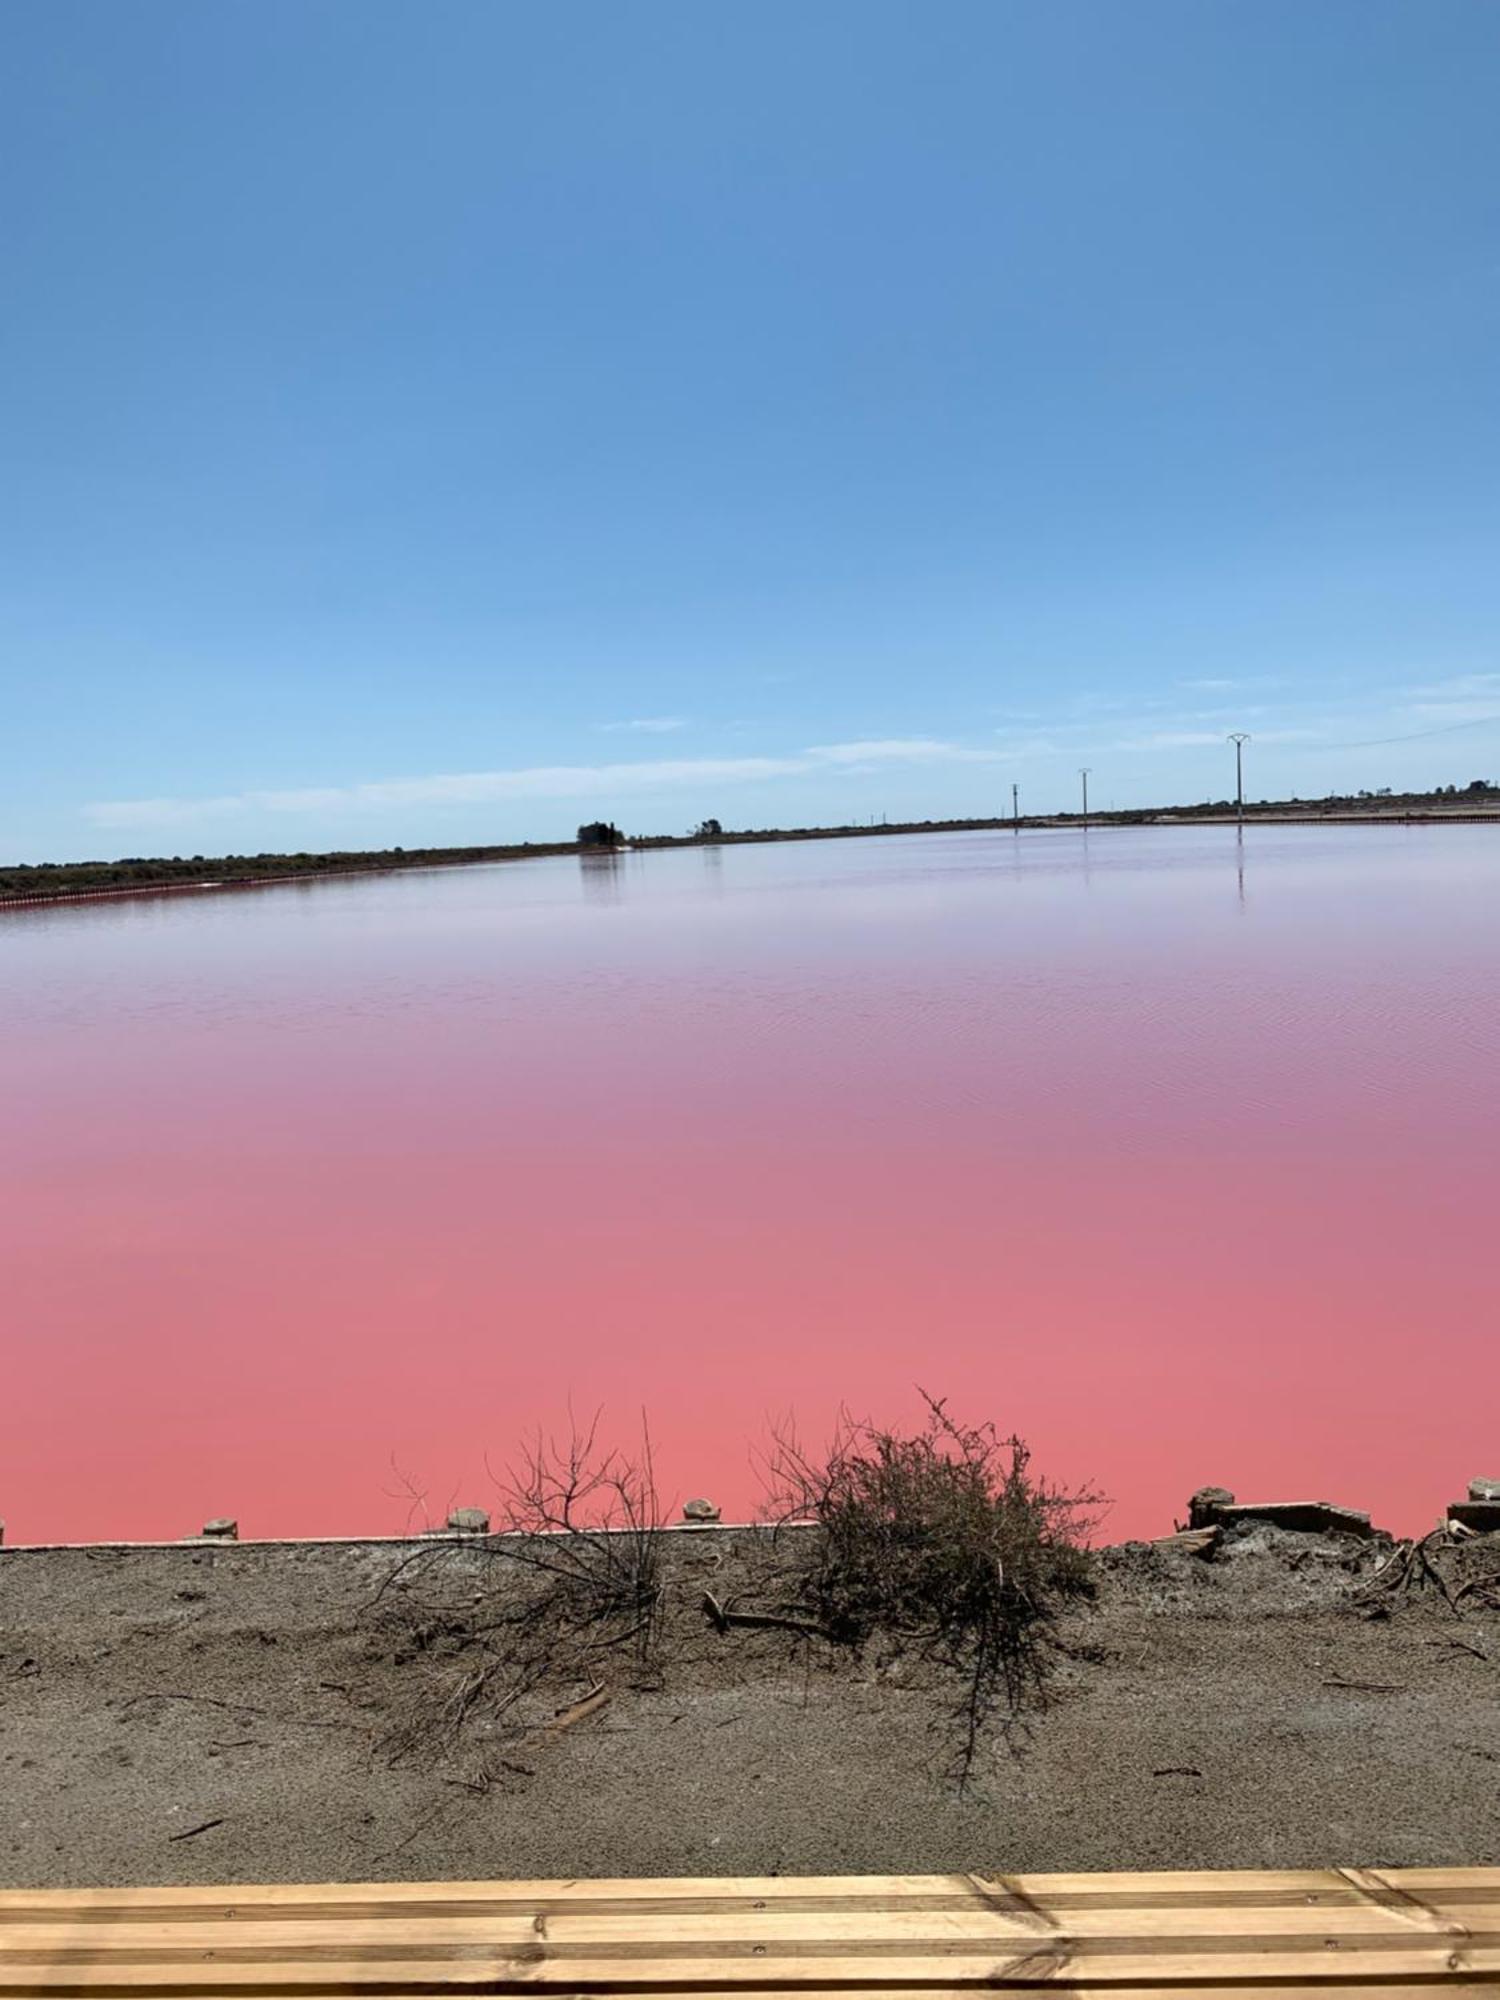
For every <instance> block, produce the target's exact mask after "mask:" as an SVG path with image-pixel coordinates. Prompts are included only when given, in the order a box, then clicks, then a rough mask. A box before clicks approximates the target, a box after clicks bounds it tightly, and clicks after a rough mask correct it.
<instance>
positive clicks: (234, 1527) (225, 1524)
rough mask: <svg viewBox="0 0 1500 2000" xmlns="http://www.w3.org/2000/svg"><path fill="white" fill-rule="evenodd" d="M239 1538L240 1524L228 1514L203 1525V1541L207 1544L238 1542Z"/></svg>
mask: <svg viewBox="0 0 1500 2000" xmlns="http://www.w3.org/2000/svg"><path fill="white" fill-rule="evenodd" d="M239 1538H240V1524H239V1522H238V1521H234V1520H231V1519H230V1518H229V1516H228V1515H227V1514H224V1515H220V1516H219V1517H218V1518H217V1519H216V1520H213V1521H205V1522H204V1523H203V1539H204V1540H205V1541H206V1542H237V1541H238V1540H239Z"/></svg>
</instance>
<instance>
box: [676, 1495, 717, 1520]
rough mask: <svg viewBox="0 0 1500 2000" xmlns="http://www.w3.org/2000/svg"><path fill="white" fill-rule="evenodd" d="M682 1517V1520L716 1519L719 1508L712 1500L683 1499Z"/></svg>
mask: <svg viewBox="0 0 1500 2000" xmlns="http://www.w3.org/2000/svg"><path fill="white" fill-rule="evenodd" d="M682 1518H683V1520H684V1521H717V1520H718V1518H719V1510H718V1508H717V1507H716V1506H715V1505H714V1503H713V1501H712V1500H684V1501H683V1503H682Z"/></svg>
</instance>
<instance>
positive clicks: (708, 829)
mask: <svg viewBox="0 0 1500 2000" xmlns="http://www.w3.org/2000/svg"><path fill="white" fill-rule="evenodd" d="M723 832H724V829H723V827H722V826H720V824H719V822H718V821H717V820H716V819H706V820H704V821H703V822H702V824H701V825H700V826H699V828H698V838H699V839H700V840H718V839H719V838H720V837H721V836H722V834H723Z"/></svg>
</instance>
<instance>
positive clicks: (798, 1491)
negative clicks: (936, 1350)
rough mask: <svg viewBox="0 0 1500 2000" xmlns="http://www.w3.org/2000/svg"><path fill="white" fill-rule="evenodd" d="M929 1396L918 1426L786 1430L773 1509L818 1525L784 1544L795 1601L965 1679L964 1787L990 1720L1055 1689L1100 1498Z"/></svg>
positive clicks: (837, 1631) (863, 1639)
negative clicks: (824, 1442)
mask: <svg viewBox="0 0 1500 2000" xmlns="http://www.w3.org/2000/svg"><path fill="white" fill-rule="evenodd" d="M922 1395H923V1400H924V1402H925V1404H926V1406H927V1416H926V1421H925V1422H924V1424H923V1425H922V1427H921V1429H920V1430H917V1431H915V1432H912V1433H909V1434H902V1433H900V1432H896V1431H890V1430H882V1429H879V1428H877V1427H876V1426H875V1425H874V1424H871V1423H868V1422H862V1423H856V1422H853V1421H852V1420H850V1419H849V1418H848V1417H847V1416H845V1417H843V1418H841V1420H840V1422H839V1425H838V1428H837V1431H836V1432H835V1435H834V1438H833V1441H832V1443H831V1444H830V1446H829V1447H828V1449H827V1451H826V1452H821V1453H816V1454H811V1453H808V1452H806V1451H804V1450H803V1449H802V1448H801V1446H800V1445H798V1443H797V1442H796V1440H795V1438H794V1437H793V1436H792V1435H791V1434H790V1433H788V1432H785V1431H783V1432H780V1433H778V1434H777V1435H776V1437H775V1440H774V1443H773V1448H772V1453H771V1459H770V1485H771V1490H772V1496H773V1497H772V1512H773V1513H774V1514H775V1516H776V1517H777V1518H778V1519H779V1520H781V1521H782V1522H788V1523H789V1522H793V1521H796V1522H802V1523H810V1524H812V1526H813V1527H814V1529H815V1530H816V1532H814V1533H811V1534H806V1535H803V1534H799V1535H796V1536H788V1537H787V1538H786V1546H787V1548H788V1551H789V1560H790V1561H791V1562H792V1564H793V1566H794V1568H795V1571H796V1575H795V1587H796V1591H797V1595H798V1597H799V1599H800V1603H801V1605H802V1606H803V1608H804V1609H805V1610H806V1612H807V1613H808V1614H809V1615H810V1616H811V1617H813V1618H815V1619H816V1621H817V1623H818V1624H819V1625H820V1626H821V1627H822V1629H823V1630H824V1631H825V1632H826V1634H827V1635H828V1637H829V1638H830V1639H831V1640H833V1641H834V1642H835V1643H837V1644H842V1645H846V1646H853V1647H862V1646H864V1645H865V1644H866V1643H867V1642H868V1641H870V1640H872V1639H873V1638H875V1637H876V1636H877V1635H880V1636H881V1637H883V1638H885V1639H887V1640H890V1641H893V1642H895V1643H896V1645H897V1646H898V1648H902V1649H908V1648H909V1649H915V1651H916V1652H917V1653H918V1654H919V1656H920V1657H921V1658H922V1659H924V1660H926V1661H928V1662H931V1663H933V1664H935V1665H937V1666H939V1667H941V1668H942V1669H943V1670H944V1671H945V1672H946V1673H947V1674H948V1675H950V1676H954V1677H956V1678H957V1681H958V1684H959V1689H960V1693H959V1696H958V1699H957V1701H956V1703H955V1705H954V1708H953V1711H952V1720H953V1723H954V1725H955V1727H956V1730H957V1742H956V1748H955V1756H954V1766H955V1776H956V1777H957V1779H958V1781H959V1783H960V1785H961V1786H965V1785H967V1784H968V1782H969V1779H970V1777H971V1775H972V1772H973V1769H974V1763H975V1758H976V1756H977V1755H978V1752H979V1749H980V1746H981V1742H982V1741H983V1738H984V1734H985V1731H986V1728H987V1727H988V1725H990V1724H991V1723H998V1724H1000V1725H1001V1726H1002V1727H1003V1728H1007V1729H1008V1728H1009V1727H1011V1726H1012V1725H1014V1724H1015V1723H1016V1722H1017V1721H1018V1720H1019V1719H1020V1718H1021V1717H1022V1716H1023V1715H1024V1714H1025V1713H1026V1712H1027V1711H1028V1710H1029V1709H1036V1708H1040V1707H1042V1706H1044V1705H1045V1703H1046V1701H1047V1698H1048V1692H1049V1684H1050V1680H1051V1676H1052V1673H1053V1670H1054V1667H1055V1664H1056V1661H1057V1657H1058V1647H1057V1644H1056V1635H1055V1631H1054V1627H1055V1623H1056V1620H1057V1616H1058V1613H1059V1612H1060V1610H1061V1609H1062V1608H1063V1606H1064V1605H1065V1604H1066V1603H1068V1602H1069V1601H1070V1600H1074V1599H1077V1598H1079V1597H1081V1596H1085V1595H1088V1594H1089V1593H1090V1592H1091V1590H1092V1565H1091V1561H1090V1557H1089V1555H1088V1552H1087V1550H1086V1548H1085V1547H1084V1536H1085V1534H1086V1533H1087V1531H1088V1528H1089V1527H1090V1525H1091V1524H1092V1522H1093V1519H1094V1518H1095V1515H1096V1513H1097V1509H1098V1507H1099V1504H1100V1502H1099V1496H1098V1495H1096V1494H1094V1493H1092V1492H1089V1491H1082V1492H1072V1493H1069V1492H1064V1491H1061V1490H1059V1489H1057V1488H1054V1487H1051V1486H1048V1485H1047V1484H1046V1483H1045V1482H1044V1481H1042V1480H1040V1479H1038V1478H1037V1477H1036V1476H1035V1474H1034V1473H1033V1472H1032V1470H1031V1455H1030V1452H1029V1451H1028V1450H1027V1447H1026V1446H1025V1444H1023V1443H1022V1441H1021V1439H1020V1438H1018V1437H1006V1436H1002V1435H1001V1434H1000V1432H999V1431H998V1430H997V1429H996V1428H995V1426H994V1425H993V1424H979V1425H975V1426H969V1425H964V1424H960V1423H959V1422H957V1421H956V1420H955V1419H954V1418H953V1417H951V1416H950V1415H949V1414H948V1411H947V1408H946V1405H945V1403H944V1402H943V1401H941V1400H939V1399H937V1398H935V1397H932V1396H928V1395H927V1394H926V1392H925V1391H923V1392H922Z"/></svg>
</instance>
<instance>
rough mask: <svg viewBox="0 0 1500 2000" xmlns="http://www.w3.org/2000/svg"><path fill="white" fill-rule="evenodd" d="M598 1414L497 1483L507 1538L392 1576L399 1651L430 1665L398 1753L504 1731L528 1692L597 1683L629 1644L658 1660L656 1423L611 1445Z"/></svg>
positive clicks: (391, 1624) (391, 1611)
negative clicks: (483, 1728) (470, 1733)
mask: <svg viewBox="0 0 1500 2000" xmlns="http://www.w3.org/2000/svg"><path fill="white" fill-rule="evenodd" d="M598 1421H599V1420H598V1418H597V1416H596V1417H595V1419H594V1422H593V1423H592V1424H591V1425H589V1426H588V1427H587V1429H580V1428H579V1427H578V1426H576V1425H574V1426H573V1427H572V1428H571V1429H570V1431H569V1433H568V1435H567V1436H566V1438H565V1439H564V1440H562V1441H558V1440H555V1439H552V1438H549V1437H546V1436H544V1435H543V1434H541V1433H540V1432H539V1433H538V1434H537V1435H536V1437H535V1438H534V1439H532V1440H531V1441H530V1442H529V1443H528V1444H527V1445H526V1446H524V1447H523V1449H522V1451H521V1453H520V1456H519V1458H518V1459H517V1461H516V1462H515V1463H514V1464H513V1465H512V1466H511V1467H510V1468H508V1469H507V1470H506V1471H505V1472H504V1473H502V1474H501V1475H500V1476H499V1477H498V1478H497V1480H496V1486H497V1489H498V1493H499V1500H500V1505H499V1508H498V1510H497V1520H496V1531H495V1533H494V1534H492V1535H490V1536H487V1537H484V1538H479V1537H475V1538H472V1539H463V1540H449V1539H446V1538H445V1539H442V1540H435V1541H434V1542H433V1543H432V1544H431V1546H430V1547H426V1548H422V1549H419V1550H417V1551H416V1552H414V1553H413V1554H412V1555H411V1556H409V1557H407V1559H406V1560H405V1561H404V1562H403V1563H402V1564H401V1565H400V1566H399V1567H398V1569H397V1570H396V1571H395V1572H393V1574H392V1576H391V1577H390V1578H388V1579H387V1581H386V1583H385V1584H384V1585H382V1588H381V1592H380V1600H379V1603H380V1612H381V1615H382V1616H383V1618H384V1620H385V1621H386V1627H387V1630H388V1632H391V1633H392V1634H393V1636H394V1637H395V1639H396V1643H397V1645H398V1647H399V1648H400V1649H401V1650H399V1651H398V1652H397V1655H396V1657H397V1658H398V1659H400V1660H403V1661H404V1662H405V1663H406V1664H417V1663H418V1662H419V1660H420V1663H421V1664H422V1665H423V1666H424V1667H425V1668H426V1671H425V1672H423V1673H420V1674H419V1675H418V1677H417V1680H416V1683H415V1685H414V1686H413V1689H412V1694H411V1698H410V1700H409V1701H408V1702H407V1703H406V1704H405V1706H404V1710H403V1713H402V1714H401V1716H400V1717H399V1719H398V1721H397V1723H396V1725H395V1726H394V1727H393V1729H392V1730H391V1731H390V1733H389V1735H388V1737H387V1739H386V1746H385V1747H386V1749H387V1751H388V1753H389V1754H390V1755H392V1756H393V1757H395V1758H398V1759H405V1758H415V1759H419V1760H434V1759H437V1758H441V1757H444V1756H447V1755H451V1754H452V1753H453V1752H454V1751H455V1750H456V1749H457V1747H458V1743H459V1739H460V1736H461V1734H462V1733H463V1731H464V1730H465V1729H466V1728H467V1727H469V1726H470V1725H472V1724H475V1723H480V1724H484V1725H487V1726H488V1728H489V1730H490V1732H491V1733H492V1732H493V1730H494V1728H495V1727H496V1726H497V1725H500V1724H502V1723H504V1722H506V1721H507V1720H512V1721H513V1720H516V1719H517V1717H518V1715H521V1714H524V1713H525V1704H526V1702H527V1698H528V1697H531V1696H534V1695H539V1694H540V1693H541V1692H542V1691H544V1690H548V1689H550V1690H553V1691H560V1690H562V1689H565V1688H572V1689H575V1690H576V1689H577V1688H578V1687H579V1686H580V1685H582V1686H585V1687H587V1686H590V1685H595V1684H598V1683H599V1682H600V1681H601V1680H602V1678H603V1676H604V1674H605V1671H606V1669H607V1666H608V1664H609V1662H610V1660H611V1659H612V1658H615V1657H618V1656H619V1655H620V1654H621V1653H627V1654H629V1655H630V1656H632V1657H633V1658H634V1659H635V1660H636V1661H637V1662H641V1663H644V1662H645V1661H647V1660H648V1659H649V1657H650V1655H651V1651H652V1648H653V1646H654V1644H655V1641H656V1638H657V1634H658V1630H659V1623H660V1616H661V1602H662V1578H661V1547H660V1534H659V1530H660V1512H659V1505H658V1500H657V1494H656V1487H655V1481H654V1477H653V1473H652V1464H651V1446H650V1437H649V1434H648V1433H647V1432H646V1430H645V1427H644V1424H643V1426H642V1436H641V1445H640V1449H639V1451H638V1452H637V1453H634V1454H632V1453H627V1452H622V1451H619V1450H616V1449H613V1448H607V1447H604V1446H601V1445H600V1443H599V1442H598Z"/></svg>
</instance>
